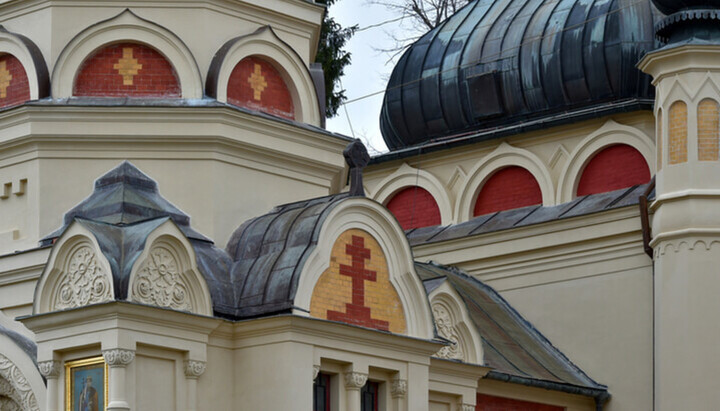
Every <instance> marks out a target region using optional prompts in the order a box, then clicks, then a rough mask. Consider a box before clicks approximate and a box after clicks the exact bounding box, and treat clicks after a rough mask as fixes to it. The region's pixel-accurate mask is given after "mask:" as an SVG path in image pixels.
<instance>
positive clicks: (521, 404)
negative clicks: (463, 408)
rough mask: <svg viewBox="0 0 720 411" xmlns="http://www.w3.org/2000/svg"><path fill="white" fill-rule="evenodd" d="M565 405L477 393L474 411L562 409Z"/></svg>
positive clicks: (559, 410)
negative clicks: (559, 405)
mask: <svg viewBox="0 0 720 411" xmlns="http://www.w3.org/2000/svg"><path fill="white" fill-rule="evenodd" d="M564 409H565V407H558V406H556V405H547V404H540V403H536V402H530V401H520V400H514V399H512V398H503V397H495V396H492V395H485V394H478V395H477V403H476V405H475V411H563V410H564Z"/></svg>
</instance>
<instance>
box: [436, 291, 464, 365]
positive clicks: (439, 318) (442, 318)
mask: <svg viewBox="0 0 720 411" xmlns="http://www.w3.org/2000/svg"><path fill="white" fill-rule="evenodd" d="M432 310H433V315H434V316H435V326H436V327H437V330H438V334H440V336H441V337H443V338H445V339H447V340H450V341H451V342H452V343H453V344H451V345H448V346H445V347H443V348H441V349H440V351H438V352H437V354H435V356H437V357H438V358H445V359H451V360H461V361H462V360H464V359H465V355H464V353H463V351H462V347H461V346H460V335H459V333H458V331H457V328H456V324H454V323H453V321H452V317H451V316H450V313H449V312H448V310H447V308H445V306H443V305H442V304H438V303H435V304H433V305H432Z"/></svg>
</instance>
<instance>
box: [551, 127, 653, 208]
mask: <svg viewBox="0 0 720 411" xmlns="http://www.w3.org/2000/svg"><path fill="white" fill-rule="evenodd" d="M616 144H626V145H628V146H630V147H632V148H634V149H635V150H637V151H638V152H640V154H642V156H643V158H644V159H645V163H646V164H647V165H648V168H649V169H650V174H651V175H652V174H654V173H655V170H654V167H653V166H654V161H653V159H654V156H655V143H654V142H653V140H652V138H650V137H649V136H648V135H646V134H645V133H643V132H642V131H641V130H638V129H636V128H634V127H629V126H625V125H622V124H618V123H616V122H615V121H613V120H608V121H607V122H606V123H605V124H603V126H602V127H600V128H599V129H597V130H596V131H595V132H593V133H591V134H590V135H589V136H587V137H586V138H585V139H584V140H583V141H581V142H580V144H578V145H577V147H575V149H574V150H573V151H572V153H571V154H570V159H569V161H568V162H567V163H566V164H565V167H564V168H563V171H562V172H561V173H560V180H559V181H558V192H557V202H558V203H566V202H569V201H572V200H573V199H574V198H575V194H576V193H577V187H578V183H579V181H580V178H581V175H582V171H583V169H584V168H585V166H586V165H587V164H588V162H589V161H590V160H591V159H592V158H593V157H594V156H595V154H596V153H598V152H599V151H600V150H602V149H603V148H606V147H609V146H612V145H616Z"/></svg>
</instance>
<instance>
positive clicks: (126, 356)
mask: <svg viewBox="0 0 720 411" xmlns="http://www.w3.org/2000/svg"><path fill="white" fill-rule="evenodd" d="M102 354H103V357H104V358H105V362H106V363H107V364H108V365H109V366H110V367H125V366H127V365H129V364H130V363H131V362H133V360H134V359H135V351H134V350H125V349H122V348H113V349H111V350H103V352H102Z"/></svg>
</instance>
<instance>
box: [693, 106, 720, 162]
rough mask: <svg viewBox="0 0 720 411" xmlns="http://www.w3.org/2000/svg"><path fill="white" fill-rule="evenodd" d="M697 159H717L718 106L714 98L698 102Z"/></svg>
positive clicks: (719, 111) (719, 125) (719, 126)
mask: <svg viewBox="0 0 720 411" xmlns="http://www.w3.org/2000/svg"><path fill="white" fill-rule="evenodd" d="M697 122H698V160H700V161H717V160H718V134H720V107H719V106H718V103H717V102H716V101H715V100H711V99H705V100H703V101H701V102H700V104H698V119H697Z"/></svg>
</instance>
